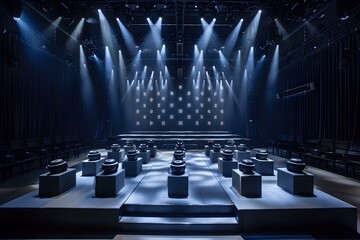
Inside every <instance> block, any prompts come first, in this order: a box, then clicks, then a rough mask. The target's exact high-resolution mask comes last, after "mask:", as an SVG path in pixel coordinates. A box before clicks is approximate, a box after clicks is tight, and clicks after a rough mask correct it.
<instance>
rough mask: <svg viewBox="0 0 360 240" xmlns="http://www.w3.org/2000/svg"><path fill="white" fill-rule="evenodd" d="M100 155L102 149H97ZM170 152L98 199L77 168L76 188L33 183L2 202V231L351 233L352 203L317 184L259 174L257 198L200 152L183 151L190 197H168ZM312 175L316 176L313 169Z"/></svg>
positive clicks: (89, 179)
mask: <svg viewBox="0 0 360 240" xmlns="http://www.w3.org/2000/svg"><path fill="white" fill-rule="evenodd" d="M102 154H103V155H105V154H106V152H105V151H104V150H103V151H102ZM171 160H172V151H159V153H158V155H157V156H156V158H154V159H152V160H151V161H150V162H149V163H148V164H145V165H143V171H142V173H141V174H140V175H139V176H137V177H126V179H125V187H124V188H123V189H121V190H120V191H119V193H118V195H117V196H116V197H111V198H96V197H95V191H94V188H93V180H94V177H84V176H81V171H80V172H78V173H77V175H76V178H77V184H76V187H75V188H73V189H70V190H69V191H67V192H65V193H64V194H61V195H60V196H56V197H52V198H40V197H38V190H34V191H33V192H30V193H28V194H26V195H23V196H21V197H19V198H17V199H15V200H13V201H11V202H8V203H6V204H4V205H2V206H0V216H1V219H0V224H1V226H2V230H1V231H5V230H4V229H7V230H9V231H16V229H19V228H21V229H22V231H25V232H26V231H27V232H30V233H31V232H32V233H34V232H35V233H51V232H57V233H61V232H64V233H66V232H80V233H84V232H86V233H91V232H102V233H119V234H122V233H136V234H149V233H152V234H169V232H170V233H173V234H174V233H175V234H181V233H182V234H184V233H185V231H187V232H188V233H192V234H194V233H195V234H205V235H208V234H209V233H211V234H242V233H256V234H262V233H296V234H298V233H312V232H322V231H327V232H332V231H334V232H337V233H339V232H340V233H341V232H343V233H349V232H355V233H356V208H355V207H353V206H351V205H349V204H347V203H345V202H343V201H341V200H339V199H337V198H335V197H332V196H330V195H328V194H325V193H323V192H321V191H319V190H317V189H315V191H314V196H310V197H303V196H296V195H292V194H290V193H287V192H285V191H284V190H283V189H281V188H280V187H278V186H277V185H276V177H277V176H276V171H275V176H263V177H262V197H261V198H256V199H254V198H246V197H243V196H240V195H239V194H238V193H237V192H236V191H235V190H234V189H233V188H232V187H231V178H225V177H223V176H222V175H221V174H220V173H219V171H218V169H217V166H218V165H217V164H216V163H215V164H214V163H211V162H210V161H209V159H208V157H206V156H205V155H204V153H203V152H200V151H189V152H187V153H186V164H187V171H188V173H189V196H188V197H187V198H169V197H168V195H167V181H166V178H167V171H168V168H169V166H170V162H171ZM315 177H316V176H315Z"/></svg>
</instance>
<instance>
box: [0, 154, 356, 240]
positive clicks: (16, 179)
mask: <svg viewBox="0 0 360 240" xmlns="http://www.w3.org/2000/svg"><path fill="white" fill-rule="evenodd" d="M84 158H85V155H82V156H80V158H78V159H70V160H69V166H73V167H74V166H75V167H77V168H79V164H78V163H80V162H81V161H82V160H83V159H84ZM271 158H272V159H274V160H275V169H276V168H278V167H284V166H285V162H286V159H285V158H281V157H278V156H273V155H272V156H271ZM46 171H47V170H46V169H44V168H41V169H39V168H38V167H35V168H34V169H33V170H32V171H29V172H27V173H25V174H23V175H19V174H18V175H16V176H13V177H11V178H8V179H5V180H3V181H2V182H1V183H0V205H1V204H3V203H5V202H8V201H10V200H12V199H15V198H17V197H19V196H21V195H23V194H25V193H28V192H31V191H32V190H34V189H36V188H37V181H38V176H39V174H41V173H43V172H46ZM307 171H308V172H310V173H312V174H314V175H315V187H316V188H317V189H319V190H321V191H324V192H326V193H328V194H330V195H332V196H334V197H337V198H339V199H341V200H343V201H345V202H347V203H349V204H351V205H353V206H355V207H357V208H358V218H357V219H358V224H357V226H358V232H359V230H360V220H359V219H360V217H359V214H360V210H359V209H360V191H359V190H358V189H360V188H359V187H360V181H358V180H355V179H352V178H348V177H344V176H341V175H338V174H335V173H332V172H328V171H325V170H322V169H318V168H314V167H310V166H308V167H307ZM38 237H39V238H43V239H44V238H45V239H46V238H51V239H88V238H92V239H118V240H140V239H141V240H155V239H156V240H157V239H159V240H160V239H200V240H203V239H204V240H205V239H208V240H211V239H234V240H235V239H318V238H316V237H313V236H304V235H280V236H274V235H266V236H256V235H245V236H241V237H240V236H211V237H210V236H201V237H200V236H196V237H195V236H190V237H189V236H186V237H185V236H184V237H181V236H176V237H175V236H138V235H137V236H129V235H117V236H38ZM328 238H329V239H331V237H330V236H327V237H326V239H328ZM338 239H339V238H338Z"/></svg>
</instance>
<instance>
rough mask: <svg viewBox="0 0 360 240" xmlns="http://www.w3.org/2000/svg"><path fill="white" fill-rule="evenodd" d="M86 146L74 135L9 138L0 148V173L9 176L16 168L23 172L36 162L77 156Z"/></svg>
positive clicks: (41, 164)
mask: <svg viewBox="0 0 360 240" xmlns="http://www.w3.org/2000/svg"><path fill="white" fill-rule="evenodd" d="M86 146H87V144H83V143H82V142H81V141H80V140H79V138H78V137H76V136H57V137H54V138H52V137H43V138H29V139H16V140H11V141H10V142H9V143H8V144H7V145H2V146H1V149H0V174H2V176H3V177H7V176H11V175H12V174H13V173H14V172H15V171H16V169H20V172H21V173H24V171H25V170H26V169H31V167H33V165H34V163H36V162H37V163H38V166H40V167H42V166H46V165H47V164H48V162H49V161H50V160H53V159H56V158H63V159H65V160H67V159H69V157H71V156H73V157H74V158H78V157H79V155H80V153H81V152H82V151H84V150H86V148H87V147H86ZM71 154H73V155H71Z"/></svg>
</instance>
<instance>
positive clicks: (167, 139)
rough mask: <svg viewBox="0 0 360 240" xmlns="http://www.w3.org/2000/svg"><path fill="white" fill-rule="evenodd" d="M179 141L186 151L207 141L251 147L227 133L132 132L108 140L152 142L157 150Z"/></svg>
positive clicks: (114, 141) (112, 141)
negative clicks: (181, 141)
mask: <svg viewBox="0 0 360 240" xmlns="http://www.w3.org/2000/svg"><path fill="white" fill-rule="evenodd" d="M179 139H181V140H183V141H184V144H185V147H186V149H203V148H204V147H205V145H206V144H207V141H208V140H213V141H214V142H216V143H220V144H221V145H224V144H226V143H227V141H228V140H234V141H235V142H236V144H240V143H246V144H247V145H248V146H250V145H252V141H251V140H250V139H248V138H243V137H241V136H240V135H239V134H235V133H231V132H228V131H133V132H128V133H124V134H119V135H117V136H114V137H112V138H110V142H111V143H120V144H122V145H123V144H125V142H126V141H127V140H132V141H134V143H135V144H136V145H138V144H140V143H145V142H146V141H147V140H153V141H154V142H155V145H157V146H158V148H159V149H174V147H175V144H176V141H177V140H179Z"/></svg>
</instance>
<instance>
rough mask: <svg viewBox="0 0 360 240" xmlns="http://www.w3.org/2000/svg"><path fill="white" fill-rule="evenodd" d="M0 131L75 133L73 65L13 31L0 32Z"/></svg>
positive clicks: (9, 134) (77, 109)
mask: <svg viewBox="0 0 360 240" xmlns="http://www.w3.org/2000/svg"><path fill="white" fill-rule="evenodd" d="M0 48H1V49H0V50H1V56H2V57H1V65H0V70H1V71H0V72H1V75H0V78H1V79H0V96H1V97H0V108H1V125H0V137H1V140H2V141H3V142H8V141H9V140H11V139H26V138H40V137H53V136H81V135H82V132H83V131H84V129H83V128H82V122H83V121H84V119H83V107H82V103H81V101H80V100H81V96H80V94H79V93H80V79H79V71H78V69H77V67H76V66H74V65H72V66H69V65H68V64H66V63H64V62H62V61H60V60H59V59H58V58H56V57H53V56H52V55H51V54H48V53H46V52H45V51H42V50H41V49H38V48H37V47H36V46H32V45H31V44H29V43H28V42H27V41H26V40H24V39H21V38H20V37H19V36H18V35H17V34H11V33H9V34H2V35H0Z"/></svg>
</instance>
